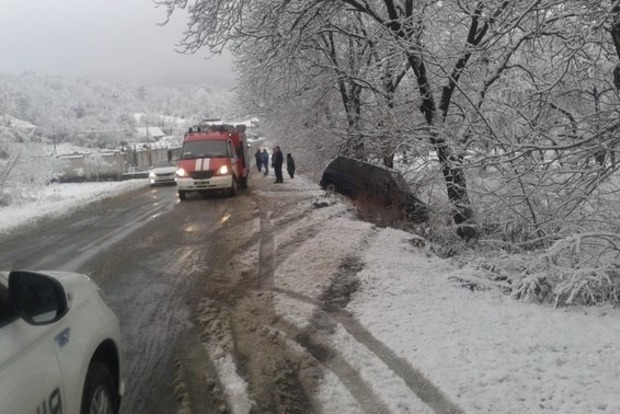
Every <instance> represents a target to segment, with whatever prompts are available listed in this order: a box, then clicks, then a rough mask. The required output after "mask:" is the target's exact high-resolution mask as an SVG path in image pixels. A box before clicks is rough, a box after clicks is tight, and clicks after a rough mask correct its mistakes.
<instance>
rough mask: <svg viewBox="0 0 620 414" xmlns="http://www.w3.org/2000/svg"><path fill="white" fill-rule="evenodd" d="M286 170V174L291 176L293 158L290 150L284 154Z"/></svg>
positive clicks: (293, 165)
mask: <svg viewBox="0 0 620 414" xmlns="http://www.w3.org/2000/svg"><path fill="white" fill-rule="evenodd" d="M286 171H287V172H288V175H289V176H290V177H291V178H293V176H294V175H295V160H294V159H293V156H292V155H291V153H290V152H289V153H288V154H286Z"/></svg>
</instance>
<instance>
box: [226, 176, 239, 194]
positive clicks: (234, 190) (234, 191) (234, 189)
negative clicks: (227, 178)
mask: <svg viewBox="0 0 620 414" xmlns="http://www.w3.org/2000/svg"><path fill="white" fill-rule="evenodd" d="M235 194H237V178H235V177H233V178H232V184H231V185H230V188H229V189H228V195H230V196H231V197H234V196H235Z"/></svg>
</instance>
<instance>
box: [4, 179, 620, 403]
mask: <svg viewBox="0 0 620 414" xmlns="http://www.w3.org/2000/svg"><path fill="white" fill-rule="evenodd" d="M144 185H145V182H144V181H142V180H140V181H131V182H120V183H89V184H61V185H54V186H50V187H49V188H48V191H47V192H46V193H45V194H42V195H41V196H40V197H39V198H38V199H37V200H36V201H33V202H32V203H31V204H24V205H20V206H15V207H5V208H1V209H0V234H2V233H5V232H8V231H10V230H11V229H13V228H14V227H15V226H16V225H19V224H24V223H32V222H34V220H36V219H37V218H38V217H41V216H43V215H49V214H54V215H58V214H68V213H70V211H71V210H72V209H74V208H77V207H79V206H83V205H84V203H87V202H90V201H94V200H97V199H100V198H101V197H106V196H111V195H114V194H118V193H120V192H123V191H128V190H131V189H132V188H135V186H144ZM284 185H285V186H287V187H291V188H292V189H295V190H298V191H309V192H316V196H317V197H320V196H321V194H320V191H317V190H316V184H314V183H310V182H308V181H305V180H304V179H303V177H296V178H295V179H294V180H287V181H286V182H285V184H284ZM280 196H282V195H280ZM327 201H328V204H329V205H328V206H326V207H323V208H317V209H314V210H311V211H310V212H309V213H308V217H307V219H306V220H303V223H300V224H297V225H295V226H300V227H299V228H296V227H295V226H290V227H288V228H287V230H286V232H284V233H282V234H276V235H275V239H276V240H275V241H276V245H277V244H279V243H286V242H287V241H289V240H290V239H292V238H294V237H297V238H298V239H297V240H296V242H298V243H302V244H303V246H302V248H298V249H296V250H295V251H294V252H293V253H292V254H291V255H289V256H288V257H287V258H286V259H285V260H284V261H283V262H282V263H280V265H279V266H278V268H277V269H276V274H275V279H276V280H275V282H276V287H277V288H278V289H279V290H281V291H282V292H289V293H290V292H293V293H296V294H298V295H299V296H303V297H307V298H311V299H314V298H316V297H317V295H319V294H320V293H321V292H322V291H323V288H324V284H327V283H329V281H328V280H322V279H321V278H317V277H316V275H317V274H322V273H324V274H329V273H330V272H331V271H333V269H334V266H336V268H337V267H338V265H339V264H341V263H342V262H343V261H345V258H346V257H349V256H351V255H355V256H356V260H357V262H358V263H360V264H361V265H360V268H361V270H360V271H359V272H357V274H356V275H355V277H356V278H357V279H358V280H359V283H360V285H359V288H358V289H357V291H356V292H355V293H354V295H353V297H352V300H351V302H350V303H349V304H348V306H347V308H346V309H347V310H348V311H349V312H351V313H352V315H353V316H354V317H355V319H356V320H357V321H358V322H359V323H360V324H361V326H362V327H363V329H364V330H365V331H366V332H368V333H369V334H370V335H371V336H372V337H374V338H376V339H377V340H378V341H380V342H381V343H382V344H383V345H385V347H386V348H388V349H389V350H391V352H393V353H394V354H395V355H396V356H397V357H398V358H400V359H402V360H404V361H406V362H407V363H408V364H409V365H410V366H411V367H412V369H413V370H416V371H418V372H419V373H420V374H422V375H423V376H424V377H425V378H426V379H428V380H429V381H430V382H432V383H433V384H434V385H435V386H436V387H438V388H439V389H440V390H441V391H442V392H443V393H444V395H445V397H446V398H447V399H448V400H449V401H450V402H452V403H454V404H456V405H457V406H458V407H460V408H461V409H463V410H464V411H465V412H468V413H565V414H573V413H574V414H583V413H620V352H618V347H619V346H620V345H619V344H620V312H619V311H618V309H614V308H612V307H605V306H600V307H596V308H583V307H572V308H562V309H553V308H551V307H549V306H546V305H540V304H535V303H524V302H518V301H515V300H513V299H510V298H508V297H506V296H504V295H502V294H501V293H499V292H495V291H470V290H468V289H464V288H461V287H459V286H458V285H457V284H456V283H455V282H454V279H453V277H455V276H459V275H460V274H461V272H462V270H460V269H458V268H456V267H454V266H452V265H451V264H450V262H449V261H446V260H442V259H439V258H437V257H436V256H434V255H433V254H432V253H430V252H429V251H428V250H427V249H425V247H424V243H422V242H421V241H420V240H419V239H417V238H416V237H414V236H413V235H411V234H408V233H405V232H403V231H400V230H394V229H381V228H378V227H376V226H373V225H371V224H369V223H365V222H362V221H359V220H356V219H355V218H354V217H353V215H352V213H351V211H350V209H349V208H348V207H347V206H346V205H345V204H343V203H341V202H340V201H339V199H338V198H332V199H327ZM52 212H57V213H52ZM58 212H63V213H58ZM280 219H282V220H286V217H281V218H280ZM302 227H303V229H309V228H312V229H313V231H317V230H318V233H313V234H314V235H313V237H312V238H309V239H308V240H306V241H304V240H299V234H300V233H299V232H300V231H301V230H302ZM302 234H303V233H302ZM323 271H324V272H323ZM468 271H469V270H468ZM312 276H314V277H312ZM276 299H277V300H276V303H277V304H278V305H277V308H279V309H286V311H285V312H283V314H282V316H283V317H285V318H288V319H289V321H290V322H291V323H294V324H296V325H303V324H304V323H308V321H309V320H310V318H312V314H313V312H314V310H313V309H312V307H313V305H312V303H311V302H309V303H304V302H300V301H294V300H291V296H290V295H286V294H283V295H281V296H280V297H277V298H276ZM351 336H352V333H351V332H348V331H346V330H345V329H342V328H341V327H339V328H336V329H334V331H333V334H332V335H331V338H330V339H329V340H330V341H331V342H332V343H333V345H334V347H337V349H339V350H340V351H341V353H342V354H343V355H346V358H347V361H348V363H349V364H350V365H351V367H352V368H354V369H355V370H357V371H358V372H359V375H360V377H361V378H369V379H370V378H372V381H369V383H372V391H373V392H374V394H376V395H378V396H379V397H380V398H381V400H382V401H383V403H384V405H385V407H388V408H389V410H390V411H392V412H398V413H401V412H412V413H418V412H432V410H431V409H430V408H429V407H428V406H426V405H425V404H424V403H422V402H421V401H420V400H419V399H418V397H417V396H416V395H415V394H413V393H412V392H411V390H410V389H409V388H407V387H406V386H404V383H403V382H402V380H401V379H400V378H398V377H396V376H395V375H394V373H393V372H392V371H390V370H389V369H384V367H383V366H382V365H383V364H384V362H383V361H382V360H381V359H378V358H377V353H376V352H374V353H373V352H370V351H369V350H368V349H366V348H365V347H364V346H363V344H361V343H360V342H359V341H357V340H354V339H352V337H351ZM337 382H338V379H337V378H333V377H330V376H329V375H326V376H325V378H324V386H323V389H322V390H321V392H320V396H321V400H322V402H323V404H324V407H325V412H342V413H350V412H358V410H357V409H356V408H355V403H354V401H353V400H352V399H351V397H350V396H347V395H345V394H346V393H345V394H343V393H342V392H340V393H339V392H338V391H335V390H336V389H337V387H332V385H334V384H335V383H337Z"/></svg>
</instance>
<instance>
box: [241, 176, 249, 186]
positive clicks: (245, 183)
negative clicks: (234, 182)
mask: <svg viewBox="0 0 620 414" xmlns="http://www.w3.org/2000/svg"><path fill="white" fill-rule="evenodd" d="M240 187H241V188H248V177H243V178H242V179H241V185H240Z"/></svg>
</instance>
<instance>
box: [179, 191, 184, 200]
mask: <svg viewBox="0 0 620 414" xmlns="http://www.w3.org/2000/svg"><path fill="white" fill-rule="evenodd" d="M179 200H185V191H179Z"/></svg>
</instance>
